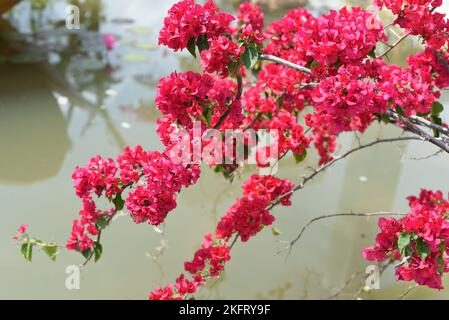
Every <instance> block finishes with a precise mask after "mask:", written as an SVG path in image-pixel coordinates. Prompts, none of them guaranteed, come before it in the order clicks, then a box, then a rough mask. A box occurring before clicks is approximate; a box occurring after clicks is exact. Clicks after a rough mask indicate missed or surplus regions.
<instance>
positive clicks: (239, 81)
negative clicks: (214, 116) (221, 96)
mask: <svg viewBox="0 0 449 320" xmlns="http://www.w3.org/2000/svg"><path fill="white" fill-rule="evenodd" d="M236 77H237V94H236V96H235V99H234V102H235V101H237V100H240V98H241V97H242V93H243V79H242V73H241V72H240V67H239V68H237V71H236ZM231 110H232V108H231V107H229V108H228V109H227V110H226V111H225V112H224V113H223V114H222V115H221V117H220V119H218V121H217V123H216V124H215V126H214V129H216V130H217V129H219V128H220V127H221V125H222V124H223V122H225V120H226V118H227V117H228V116H229V114H230V113H231Z"/></svg>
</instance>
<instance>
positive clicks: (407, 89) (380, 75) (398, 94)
mask: <svg viewBox="0 0 449 320" xmlns="http://www.w3.org/2000/svg"><path fill="white" fill-rule="evenodd" d="M409 62H412V63H414V62H415V61H414V60H413V59H411V60H409ZM372 76H373V77H375V78H377V81H378V83H377V84H376V90H377V91H378V94H377V96H378V98H379V99H378V102H381V103H390V104H391V106H392V107H393V108H394V107H396V106H399V107H401V108H402V109H403V110H404V112H405V114H406V115H416V114H417V113H422V114H425V113H428V112H429V111H430V109H431V107H432V104H433V103H434V102H435V101H436V100H437V99H438V98H439V97H440V92H438V91H435V89H436V88H435V77H434V74H432V73H430V72H428V71H426V70H425V69H423V68H419V69H417V68H416V65H415V66H412V67H411V68H410V67H409V68H402V67H400V66H395V65H387V64H386V63H385V62H383V61H382V60H380V59H376V60H375V61H374V62H373V69H372Z"/></svg>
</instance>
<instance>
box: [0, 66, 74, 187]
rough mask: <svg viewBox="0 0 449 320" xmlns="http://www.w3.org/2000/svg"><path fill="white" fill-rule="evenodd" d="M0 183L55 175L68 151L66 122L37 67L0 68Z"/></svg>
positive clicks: (35, 179)
mask: <svg viewBox="0 0 449 320" xmlns="http://www.w3.org/2000/svg"><path fill="white" fill-rule="evenodd" d="M0 74H1V75H8V76H1V77H0V146H1V149H2V156H1V157H0V181H1V182H6V183H31V182H34V181H38V180H41V179H45V178H48V177H51V176H54V175H56V174H57V173H58V171H59V169H60V167H61V164H62V162H63V160H64V156H65V153H66V152H67V151H68V150H69V148H70V140H69V137H68V135H67V122H66V120H65V119H64V116H63V114H62V112H61V111H60V109H59V106H58V104H57V102H56V100H55V98H54V96H53V95H52V92H51V90H50V89H49V87H48V83H47V81H46V79H45V75H43V74H42V73H41V71H40V69H39V68H38V67H35V66H30V65H10V64H4V65H0Z"/></svg>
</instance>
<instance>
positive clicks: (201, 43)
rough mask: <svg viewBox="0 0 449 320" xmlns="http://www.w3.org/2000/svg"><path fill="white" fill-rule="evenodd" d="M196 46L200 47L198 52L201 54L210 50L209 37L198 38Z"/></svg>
mask: <svg viewBox="0 0 449 320" xmlns="http://www.w3.org/2000/svg"><path fill="white" fill-rule="evenodd" d="M196 45H197V46H198V50H199V51H200V52H201V51H204V50H207V49H209V40H208V39H207V36H200V37H198V40H197V41H196Z"/></svg>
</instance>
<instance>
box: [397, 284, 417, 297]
mask: <svg viewBox="0 0 449 320" xmlns="http://www.w3.org/2000/svg"><path fill="white" fill-rule="evenodd" d="M418 286H419V285H418V284H415V285H414V286H413V287H410V288H408V289H407V291H405V292H404V293H403V294H401V295H400V296H399V298H398V300H403V299H404V298H405V297H406V296H408V295H409V293H411V292H412V291H413V290H415V289H416V288H418Z"/></svg>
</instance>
